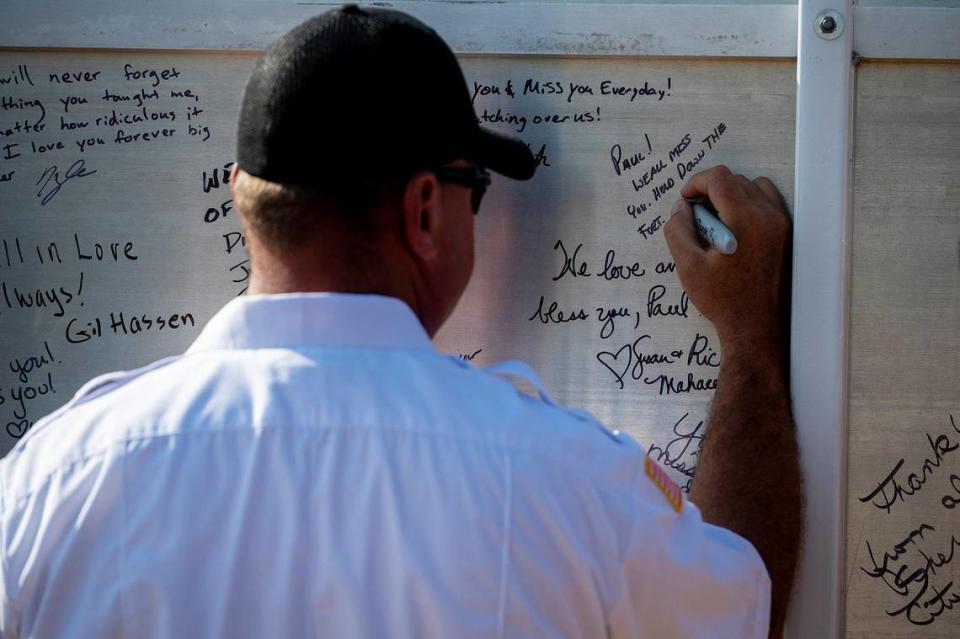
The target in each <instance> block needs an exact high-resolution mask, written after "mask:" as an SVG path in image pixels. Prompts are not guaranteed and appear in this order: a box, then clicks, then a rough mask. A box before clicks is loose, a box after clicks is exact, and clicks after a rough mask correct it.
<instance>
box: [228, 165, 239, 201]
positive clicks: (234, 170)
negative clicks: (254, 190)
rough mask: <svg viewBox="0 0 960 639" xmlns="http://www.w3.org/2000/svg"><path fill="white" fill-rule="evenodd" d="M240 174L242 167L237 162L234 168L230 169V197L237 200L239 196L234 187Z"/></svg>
mask: <svg viewBox="0 0 960 639" xmlns="http://www.w3.org/2000/svg"><path fill="white" fill-rule="evenodd" d="M239 173H240V165H239V164H237V163H236V162H234V163H233V166H231V167H230V197H232V198H233V199H237V194H236V192H235V191H234V185H235V184H236V183H237V175H238V174H239Z"/></svg>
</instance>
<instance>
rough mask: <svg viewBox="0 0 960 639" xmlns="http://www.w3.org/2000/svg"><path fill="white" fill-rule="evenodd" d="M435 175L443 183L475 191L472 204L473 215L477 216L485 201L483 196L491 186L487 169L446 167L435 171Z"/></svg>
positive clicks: (471, 200)
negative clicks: (481, 203)
mask: <svg viewBox="0 0 960 639" xmlns="http://www.w3.org/2000/svg"><path fill="white" fill-rule="evenodd" d="M433 174H434V175H436V176H437V179H438V180H439V181H441V182H451V183H453V184H459V185H460V186H465V187H467V188H470V189H473V193H472V194H471V196H470V204H471V205H472V206H473V214H474V215H476V214H477V212H478V211H479V210H480V201H481V200H483V194H484V193H486V192H487V187H488V186H490V173H488V172H487V171H486V169H483V168H481V167H479V166H471V167H469V168H462V169H457V168H453V167H449V166H445V167H443V168H440V169H433Z"/></svg>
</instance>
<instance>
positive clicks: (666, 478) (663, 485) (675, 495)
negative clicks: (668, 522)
mask: <svg viewBox="0 0 960 639" xmlns="http://www.w3.org/2000/svg"><path fill="white" fill-rule="evenodd" d="M643 466H644V470H645V471H646V473H647V477H649V478H650V481H652V482H653V485H654V486H656V487H657V488H659V489H660V492H661V493H663V496H664V497H666V498H667V501H668V502H670V505H671V506H672V507H673V509H674V510H675V511H677V512H678V513H679V512H682V511H683V491H682V490H681V489H680V486H678V485H677V482H675V481H673V480H672V479H670V475H668V474H667V471H665V470H664V469H663V468H661V467H660V464H658V463H657V462H655V461H653V459H652V458H651V457H650V456H649V455H646V456H644V458H643Z"/></svg>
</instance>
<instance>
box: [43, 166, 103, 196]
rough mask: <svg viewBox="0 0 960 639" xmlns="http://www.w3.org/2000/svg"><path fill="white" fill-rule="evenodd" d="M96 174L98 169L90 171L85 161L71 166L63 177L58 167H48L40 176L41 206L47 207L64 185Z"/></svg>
mask: <svg viewBox="0 0 960 639" xmlns="http://www.w3.org/2000/svg"><path fill="white" fill-rule="evenodd" d="M96 172H97V171H96V169H94V170H92V171H88V170H87V168H86V166H85V165H84V160H77V161H76V162H74V163H73V164H71V165H70V168H68V169H67V170H66V171H65V172H64V173H63V176H62V177H61V175H60V169H59V168H58V167H57V166H56V165H53V166H50V167H47V168H46V170H44V172H43V173H42V174H41V175H40V179H38V180H37V186H39V187H40V190H39V191H37V197H38V198H40V205H41V206H46V204H47V202H49V201H50V200H52V199H53V196H55V195H56V194H57V193H59V192H60V189H61V188H63V185H64V184H66V183H67V182H69V181H70V180H72V179H74V178H82V177H87V176H88V175H93V174H94V173H96Z"/></svg>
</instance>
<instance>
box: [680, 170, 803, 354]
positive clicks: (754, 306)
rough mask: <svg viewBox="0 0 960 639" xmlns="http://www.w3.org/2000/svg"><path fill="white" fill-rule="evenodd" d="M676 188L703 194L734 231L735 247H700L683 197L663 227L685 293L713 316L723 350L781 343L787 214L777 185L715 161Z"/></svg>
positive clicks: (697, 195) (688, 193)
mask: <svg viewBox="0 0 960 639" xmlns="http://www.w3.org/2000/svg"><path fill="white" fill-rule="evenodd" d="M681 194H682V195H683V196H684V197H685V198H691V199H699V198H702V197H706V198H708V199H709V201H710V202H711V204H713V206H714V208H715V209H716V211H717V215H718V217H719V218H720V220H721V221H722V222H723V223H724V224H725V225H726V226H727V228H729V229H730V231H731V232H732V233H733V235H734V236H735V237H736V238H737V251H736V252H735V253H734V254H733V255H723V254H721V253H720V252H719V251H716V250H714V249H712V248H708V249H704V248H703V247H702V246H701V244H700V240H699V239H698V237H697V234H696V229H695V227H694V221H693V210H692V209H691V207H690V205H689V204H687V203H686V202H685V201H683V200H680V201H679V202H677V204H676V205H675V206H674V209H673V211H674V215H673V216H672V217H671V219H670V221H669V222H668V223H667V225H666V227H665V228H664V235H665V236H666V239H667V245H668V246H669V247H670V252H671V253H672V254H673V259H674V262H676V264H677V274H678V275H679V276H680V282H681V283H682V284H683V288H684V290H686V291H687V295H688V296H689V297H690V301H691V302H693V304H694V306H696V307H697V310H699V311H700V312H701V313H703V316H704V317H706V318H707V319H709V320H710V321H711V322H712V323H713V325H714V327H715V328H716V329H717V334H718V335H719V336H720V343H721V345H722V346H723V347H724V350H725V351H726V352H728V353H729V352H730V351H732V350H734V349H739V348H740V347H741V346H745V347H749V348H750V349H751V350H753V351H754V352H756V350H757V348H758V347H762V348H769V347H772V346H774V345H779V344H782V343H783V342H784V340H783V335H782V328H783V327H782V323H781V320H782V311H783V310H784V309H785V308H786V304H785V302H786V300H785V299H784V295H785V294H786V292H787V291H788V290H789V289H788V286H787V282H786V281H785V280H786V278H787V277H788V276H789V272H790V271H789V264H785V263H784V262H785V260H786V259H788V258H789V255H788V251H787V247H788V246H789V241H790V218H789V217H787V211H786V207H785V206H784V203H783V198H782V197H781V195H780V192H779V191H778V190H777V187H775V186H774V185H773V182H771V181H770V180H768V179H767V178H765V177H759V178H757V179H755V180H753V181H751V180H749V179H747V178H746V177H744V176H742V175H734V174H732V173H731V172H730V170H729V169H728V168H727V167H725V166H716V167H713V168H712V169H709V170H707V171H702V172H700V173H697V174H696V175H694V176H693V177H692V178H690V180H689V181H688V182H687V183H686V184H685V185H684V187H683V190H682V191H681Z"/></svg>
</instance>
